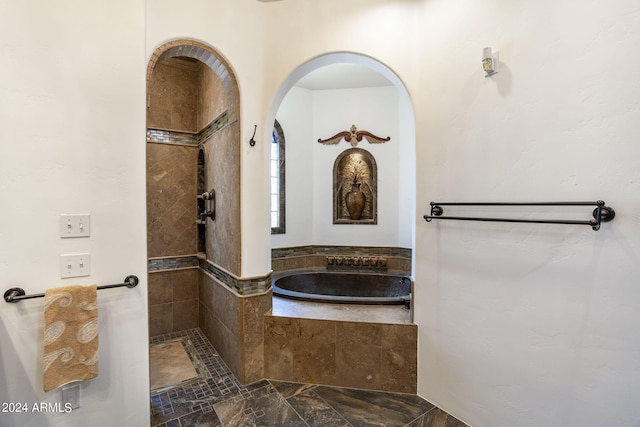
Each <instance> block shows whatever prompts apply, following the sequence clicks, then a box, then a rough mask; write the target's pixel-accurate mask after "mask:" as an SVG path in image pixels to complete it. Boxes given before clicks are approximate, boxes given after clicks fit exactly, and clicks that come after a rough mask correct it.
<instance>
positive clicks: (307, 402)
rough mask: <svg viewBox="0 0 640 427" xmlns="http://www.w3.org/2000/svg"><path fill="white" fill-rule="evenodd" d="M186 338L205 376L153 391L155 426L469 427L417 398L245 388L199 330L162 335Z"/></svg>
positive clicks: (264, 385)
mask: <svg viewBox="0 0 640 427" xmlns="http://www.w3.org/2000/svg"><path fill="white" fill-rule="evenodd" d="M176 339H185V340H188V341H189V343H190V345H192V347H193V348H194V349H195V351H194V352H192V353H191V357H192V358H193V359H194V362H195V364H196V365H200V366H204V367H205V368H206V372H204V373H202V372H201V375H200V376H199V377H198V378H195V379H193V380H189V381H186V382H182V383H181V384H179V385H177V386H176V387H172V388H162V389H159V390H152V391H151V425H152V426H154V427H155V426H160V427H192V426H193V427H196V426H197V427H217V426H226V427H236V426H237V427H246V426H265V427H267V426H274V427H286V426H301V427H316V426H317V427H332V426H336V427H337V426H340V427H343V426H344V427H348V426H353V427H359V426H380V427H394V426H398V427H403V426H404V427H466V424H464V423H462V422H461V421H459V420H457V419H456V418H454V417H452V416H451V415H448V414H447V413H446V412H444V411H442V410H440V409H438V408H436V407H435V406H434V405H432V404H431V403H429V402H427V401H426V400H424V399H422V398H420V397H419V396H415V395H410V394H400V393H385V392H377V391H369V390H359V389H349V388H341V387H327V386H322V385H314V384H297V383H288V382H281V381H273V380H261V381H258V382H255V383H253V384H249V385H246V386H243V385H241V384H240V383H239V382H238V380H237V379H236V378H235V377H234V375H233V374H232V373H231V371H230V370H229V369H228V368H227V366H226V365H225V363H224V361H223V360H222V358H221V357H220V356H219V355H218V354H217V352H216V351H215V349H214V348H213V347H212V346H211V344H210V343H209V341H208V340H207V338H206V337H205V336H204V334H202V332H201V331H200V330H199V329H190V330H187V331H181V332H175V333H171V334H166V335H159V336H156V337H153V338H152V339H151V344H158V343H161V342H165V341H172V340H176Z"/></svg>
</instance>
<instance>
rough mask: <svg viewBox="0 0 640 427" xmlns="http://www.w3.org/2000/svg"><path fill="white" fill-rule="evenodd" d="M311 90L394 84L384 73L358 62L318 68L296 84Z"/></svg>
mask: <svg viewBox="0 0 640 427" xmlns="http://www.w3.org/2000/svg"><path fill="white" fill-rule="evenodd" d="M295 86H297V87H301V88H304V89H309V90H328V89H351V88H363V87H379V86H393V83H391V81H389V79H387V78H386V77H384V76H383V75H382V74H380V73H378V72H377V71H374V70H372V69H370V68H367V67H364V66H362V65H357V64H332V65H327V66H325V67H321V68H318V69H316V70H314V71H312V72H310V73H309V74H307V75H306V76H304V77H303V78H301V79H300V80H298V83H296V84H295Z"/></svg>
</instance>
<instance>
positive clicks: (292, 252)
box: [271, 245, 412, 261]
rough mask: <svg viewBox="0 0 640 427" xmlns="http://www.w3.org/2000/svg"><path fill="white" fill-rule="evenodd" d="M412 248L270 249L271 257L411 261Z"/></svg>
mask: <svg viewBox="0 0 640 427" xmlns="http://www.w3.org/2000/svg"><path fill="white" fill-rule="evenodd" d="M411 254H412V250H411V249H409V248H399V247H392V246H321V245H308V246H293V247H288V248H274V249H271V259H274V258H287V257H296V256H306V255H334V256H364V257H397V258H404V259H407V260H409V261H411Z"/></svg>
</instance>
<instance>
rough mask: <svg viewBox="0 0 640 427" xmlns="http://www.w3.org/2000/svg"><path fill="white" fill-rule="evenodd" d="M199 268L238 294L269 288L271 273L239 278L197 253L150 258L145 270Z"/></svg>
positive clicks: (255, 292)
mask: <svg viewBox="0 0 640 427" xmlns="http://www.w3.org/2000/svg"><path fill="white" fill-rule="evenodd" d="M187 268H199V269H201V270H202V271H204V272H205V273H208V274H209V275H211V276H212V277H213V278H214V279H216V280H218V281H220V282H222V283H223V284H224V285H226V286H227V287H228V288H229V289H231V290H232V291H233V292H235V293H237V294H238V295H240V296H248V295H258V294H263V293H265V292H267V291H268V290H270V289H271V273H269V274H267V275H266V276H259V277H250V278H246V279H243V278H240V277H237V276H234V275H233V274H231V273H229V272H228V271H226V270H224V269H223V268H221V267H218V266H217V265H215V264H214V263H212V262H211V261H209V260H207V259H203V258H201V257H199V256H197V255H187V256H181V257H164V258H150V259H149V260H148V262H147V272H148V273H157V272H161V271H168V270H180V269H187Z"/></svg>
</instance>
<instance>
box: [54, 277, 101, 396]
mask: <svg viewBox="0 0 640 427" xmlns="http://www.w3.org/2000/svg"><path fill="white" fill-rule="evenodd" d="M43 370H44V374H43V376H44V391H49V390H53V389H54V388H57V387H60V386H61V385H64V384H66V383H68V382H70V381H78V380H90V379H91V378H95V377H96V376H97V375H98V303H97V286H96V285H89V286H63V287H60V288H55V289H48V290H47V291H46V292H45V294H44V366H43Z"/></svg>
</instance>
